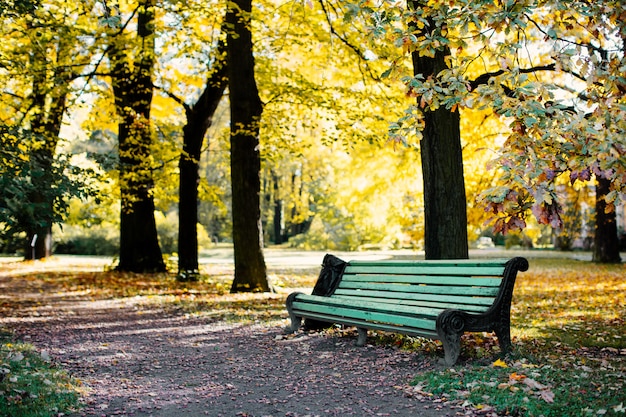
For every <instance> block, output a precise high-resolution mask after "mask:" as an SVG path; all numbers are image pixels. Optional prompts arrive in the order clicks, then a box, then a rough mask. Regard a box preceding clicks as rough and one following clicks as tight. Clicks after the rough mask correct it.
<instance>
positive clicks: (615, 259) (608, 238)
mask: <svg viewBox="0 0 626 417" xmlns="http://www.w3.org/2000/svg"><path fill="white" fill-rule="evenodd" d="M610 187H611V181H610V180H607V179H604V178H597V179H596V230H595V234H594V238H593V256H592V259H593V261H594V262H599V263H620V262H621V261H622V259H621V257H620V254H619V238H618V236H617V222H616V215H615V210H613V211H611V212H609V213H607V212H606V202H605V200H604V197H605V196H606V195H607V194H608V193H609V191H610V190H611V188H610Z"/></svg>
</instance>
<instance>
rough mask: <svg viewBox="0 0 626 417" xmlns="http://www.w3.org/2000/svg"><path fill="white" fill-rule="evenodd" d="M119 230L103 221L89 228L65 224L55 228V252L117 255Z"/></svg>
mask: <svg viewBox="0 0 626 417" xmlns="http://www.w3.org/2000/svg"><path fill="white" fill-rule="evenodd" d="M118 233H119V232H118V231H117V228H116V227H115V226H113V225H111V224H107V223H102V224H99V225H94V226H91V227H89V228H87V227H82V226H76V225H74V226H64V227H63V228H62V229H59V230H55V231H54V232H53V236H54V237H55V240H56V242H57V243H56V245H55V249H54V251H55V253H63V254H68V255H99V256H115V255H116V254H117V253H118V251H119V234H118Z"/></svg>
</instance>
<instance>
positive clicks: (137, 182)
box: [110, 0, 165, 273]
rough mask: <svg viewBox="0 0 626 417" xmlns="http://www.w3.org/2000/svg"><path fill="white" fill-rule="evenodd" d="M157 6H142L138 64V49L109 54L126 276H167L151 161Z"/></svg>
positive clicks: (150, 1) (125, 47)
mask: <svg viewBox="0 0 626 417" xmlns="http://www.w3.org/2000/svg"><path fill="white" fill-rule="evenodd" d="M155 3H156V1H155V0H143V1H141V2H140V5H139V9H138V10H139V11H138V14H137V38H138V39H137V40H138V42H137V45H136V52H135V53H136V55H135V57H134V58H135V60H134V63H133V64H132V65H131V63H130V62H129V60H130V58H129V55H131V54H130V53H129V52H130V51H132V50H134V49H135V47H134V46H133V45H131V44H128V43H125V42H122V40H123V39H124V38H123V35H120V36H121V39H118V40H114V42H116V43H115V44H114V45H113V47H112V48H111V50H110V58H111V61H112V66H113V68H112V73H113V75H112V78H113V92H114V95H115V104H116V109H117V112H118V115H119V117H120V122H119V125H118V127H119V132H118V141H119V154H120V190H121V215H120V261H119V265H118V267H117V269H118V270H119V271H126V272H138V273H146V272H148V273H151V272H164V271H165V263H164V262H163V256H162V254H161V248H160V247H159V240H158V235H157V229H156V222H155V218H154V210H155V207H154V199H153V196H152V189H153V178H152V167H151V166H150V164H149V161H150V146H151V144H152V132H151V128H150V110H151V103H152V93H153V85H152V72H153V67H154V62H155V54H154V29H153V25H154V7H155Z"/></svg>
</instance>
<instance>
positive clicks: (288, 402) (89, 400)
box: [0, 276, 472, 417]
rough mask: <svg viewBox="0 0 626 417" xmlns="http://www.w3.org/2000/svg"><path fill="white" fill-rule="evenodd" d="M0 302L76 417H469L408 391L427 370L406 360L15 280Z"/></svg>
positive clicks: (0, 285)
mask: <svg viewBox="0 0 626 417" xmlns="http://www.w3.org/2000/svg"><path fill="white" fill-rule="evenodd" d="M0 293H1V294H2V298H5V299H8V298H9V297H18V294H19V296H20V297H22V298H24V297H25V295H26V298H27V300H26V301H27V302H25V303H24V308H20V309H17V310H15V311H14V312H13V314H11V315H10V317H0V326H6V327H8V328H10V329H12V330H13V331H15V332H16V334H17V335H18V337H20V338H21V339H22V340H24V341H27V342H30V343H33V344H34V345H35V346H37V347H38V348H39V349H44V350H47V351H48V352H49V353H50V355H51V356H52V357H53V358H54V359H55V360H57V361H58V362H60V363H61V364H62V366H63V367H64V368H65V369H67V370H68V371H69V372H70V373H71V374H72V375H73V376H75V377H77V378H79V379H80V380H81V381H82V382H83V384H84V387H85V388H86V391H87V394H86V396H85V399H84V400H85V408H84V409H83V410H82V411H81V412H80V413H78V414H75V416H99V417H107V416H163V417H169V416H203V415H208V416H215V417H217V416H274V417H277V416H293V417H296V416H300V417H302V416H416V415H417V416H426V417H430V416H437V417H441V416H454V415H472V413H471V411H467V410H462V409H460V408H453V407H452V406H451V405H450V404H444V403H441V402H434V401H432V400H431V399H429V398H428V397H424V396H422V395H420V394H419V392H416V391H415V390H414V389H413V388H412V387H410V386H409V385H408V382H409V381H410V380H411V378H412V377H413V376H414V375H415V374H416V373H417V372H419V370H420V369H423V368H424V367H426V366H430V365H429V364H428V363H427V362H426V360H425V359H424V357H421V356H420V355H418V354H415V353H407V352H401V351H398V350H396V349H392V348H385V347H379V346H367V347H365V348H356V347H354V345H353V342H354V340H352V339H350V338H345V337H339V338H337V337H331V336H324V335H319V334H313V335H305V334H301V335H299V336H297V337H285V336H284V334H283V329H282V328H279V327H269V326H264V325H253V326H248V325H246V326H244V325H239V324H234V323H225V322H219V321H217V322H211V321H210V320H208V319H206V318H205V319H199V318H190V317H185V316H183V315H179V314H175V313H164V312H163V311H161V310H159V309H155V308H154V307H150V306H149V305H146V304H143V303H142V299H141V298H140V297H135V298H126V299H114V300H96V301H91V300H88V299H87V296H76V297H72V298H70V299H68V298H55V297H54V296H53V295H52V296H49V295H46V294H48V292H47V291H41V292H39V291H32V292H30V293H25V292H24V288H22V287H21V285H20V279H19V278H15V277H7V276H0Z"/></svg>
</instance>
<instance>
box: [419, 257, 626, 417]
mask: <svg viewBox="0 0 626 417" xmlns="http://www.w3.org/2000/svg"><path fill="white" fill-rule="evenodd" d="M625 277H626V265H596V264H593V263H590V262H577V261H572V260H558V259H549V260H548V259H537V260H531V269H530V270H529V271H528V272H526V273H523V274H520V276H519V277H518V281H517V284H516V288H515V294H514V302H513V308H512V312H511V315H512V335H513V344H514V346H515V349H514V352H513V353H512V354H510V355H509V356H508V357H506V358H504V360H499V361H498V360H495V358H493V354H494V351H495V353H497V348H494V349H493V350H492V349H490V348H491V347H494V346H495V345H496V341H495V339H494V337H493V336H492V335H487V334H482V335H481V334H478V335H466V336H464V341H463V353H462V355H463V356H464V357H465V358H466V362H465V363H461V364H460V365H457V366H455V367H454V368H453V369H446V370H442V369H433V370H430V371H427V372H425V373H422V374H420V375H418V376H417V377H416V378H415V380H414V381H413V384H414V385H415V389H416V391H418V392H421V393H426V394H427V395H433V396H437V397H440V398H445V399H447V400H454V401H457V402H460V403H463V404H465V405H470V404H471V405H472V406H474V407H476V408H480V409H483V410H484V411H485V412H488V410H493V412H495V413H497V414H498V415H513V416H545V417H549V416H572V417H574V416H581V417H584V416H626V384H625V377H626V371H625V369H626V367H625V365H626V340H625V339H624V335H625V329H626V326H625V318H626V304H625V303H624V295H625V294H626V279H625ZM489 351H491V355H490V354H489Z"/></svg>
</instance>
